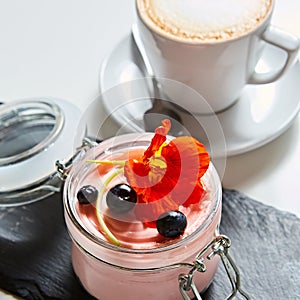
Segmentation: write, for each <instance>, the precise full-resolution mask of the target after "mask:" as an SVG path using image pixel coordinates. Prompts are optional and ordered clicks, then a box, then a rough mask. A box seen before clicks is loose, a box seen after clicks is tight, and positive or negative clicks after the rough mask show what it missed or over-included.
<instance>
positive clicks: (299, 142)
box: [0, 0, 300, 299]
mask: <svg viewBox="0 0 300 300" xmlns="http://www.w3.org/2000/svg"><path fill="white" fill-rule="evenodd" d="M299 12H300V1H299V0H277V3H276V9H275V12H274V17H273V23H274V24H276V25H277V26H280V27H281V28H283V29H285V30H288V31H290V32H291V33H294V34H297V35H298V36H300V18H299ZM133 21H134V0H110V1H107V0H86V1H84V0H63V1H61V0H51V1H50V0H48V1H47V0H46V1H41V0H26V1H22V0H9V1H7V0H0V101H1V100H2V101H3V102H10V101H13V100H15V99H20V98H29V97H39V96H50V97H58V98H63V99H66V100H68V101H71V102H73V103H74V104H76V105H77V106H78V107H79V108H80V109H81V110H82V111H84V110H85V109H86V107H87V106H88V105H89V104H90V103H92V102H93V101H94V99H95V98H96V97H97V95H98V92H99V90H98V77H99V68H100V65H101V62H102V61H103V59H104V58H105V56H106V55H107V54H108V53H110V51H111V50H112V49H113V48H114V46H115V45H116V44H117V43H118V42H119V41H120V39H121V38H123V37H124V36H125V35H127V34H128V33H129V32H130V27H131V24H132V22H133ZM299 88H300V86H299ZM99 117H100V116H99ZM299 174H300V117H299V116H298V117H297V118H296V120H295V122H294V123H293V125H292V126H291V127H290V128H289V129H288V130H287V131H286V132H285V133H284V134H282V135H281V136H280V137H279V138H277V139H276V140H274V141H273V142H271V143H269V144H267V145H265V146H263V147H261V148H259V149H257V150H254V151H251V152H248V153H245V154H242V155H238V156H234V157H230V158H228V159H227V162H226V172H225V175H224V178H223V186H224V187H225V188H232V189H236V190H238V191H241V192H243V193H245V194H246V195H248V196H250V197H252V198H254V199H257V200H258V201H261V202H263V203H266V204H269V205H272V206H274V207H276V208H279V209H282V210H286V211H290V212H293V213H295V214H297V215H298V216H300V201H299V199H300V197H299V195H300V184H299ZM0 299H11V297H10V296H8V295H5V294H4V293H1V291H0Z"/></svg>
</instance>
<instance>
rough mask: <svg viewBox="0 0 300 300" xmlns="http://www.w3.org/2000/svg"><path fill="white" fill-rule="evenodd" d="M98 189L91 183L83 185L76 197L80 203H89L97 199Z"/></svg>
mask: <svg viewBox="0 0 300 300" xmlns="http://www.w3.org/2000/svg"><path fill="white" fill-rule="evenodd" d="M97 197H98V190H97V189H96V188H95V187H94V186H92V185H85V186H83V187H81V188H80V190H79V191H78V192H77V199H78V201H79V203H80V204H90V203H93V202H95V201H96V200H97Z"/></svg>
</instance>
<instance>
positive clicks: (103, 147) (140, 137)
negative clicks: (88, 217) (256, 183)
mask: <svg viewBox="0 0 300 300" xmlns="http://www.w3.org/2000/svg"><path fill="white" fill-rule="evenodd" d="M152 137H153V133H147V132H146V133H127V134H122V135H119V136H115V137H111V138H109V139H107V140H105V141H103V142H102V143H101V144H99V145H97V146H96V147H93V148H92V149H90V150H89V151H87V153H86V154H85V156H84V157H83V158H82V159H81V160H80V161H79V162H77V163H76V166H74V167H73V168H72V170H71V171H70V173H69V175H68V177H67V180H66V182H65V186H64V193H63V196H64V207H65V212H66V214H65V215H66V217H68V218H69V219H70V220H71V222H72V224H73V225H74V226H75V228H76V229H77V230H78V231H79V232H80V233H81V234H83V236H84V237H85V238H87V239H88V240H89V241H91V242H92V243H94V244H97V245H99V246H102V247H104V248H106V249H109V250H112V251H116V252H121V253H131V254H152V253H160V252H165V251H169V250H172V249H176V248H178V247H180V246H182V245H183V244H185V243H187V242H189V241H192V240H194V238H196V237H197V236H198V235H199V234H201V233H202V232H204V231H205V229H206V228H207V227H208V226H209V225H210V224H211V223H212V222H213V220H214V217H215V216H216V214H217V211H218V208H219V206H220V205H221V197H222V188H221V182H220V179H219V176H218V174H217V171H216V169H215V167H214V165H213V164H212V163H210V166H209V169H208V170H207V172H206V174H208V175H206V174H205V175H204V176H210V177H211V178H212V179H210V180H213V182H214V184H215V185H216V187H215V191H213V193H212V195H211V197H212V198H213V199H214V204H213V205H212V208H211V211H210V213H209V214H207V216H206V217H205V219H204V221H203V222H202V223H201V225H200V226H199V227H198V228H197V229H196V230H194V231H193V232H192V233H191V234H189V235H188V236H186V237H184V238H182V239H180V240H177V241H176V242H174V243H171V244H166V245H163V246H160V247H156V248H147V249H135V248H127V247H120V246H117V245H114V244H112V243H110V242H108V241H106V240H104V239H102V238H100V237H97V236H95V235H94V234H92V233H91V232H90V231H89V230H88V229H87V228H85V227H84V226H83V225H82V224H81V222H80V220H79V218H78V216H76V214H75V213H74V210H75V209H74V208H73V207H72V203H71V202H72V199H73V197H74V190H73V189H72V180H74V179H75V178H76V177H77V176H78V175H79V174H80V172H81V171H82V170H83V168H84V165H85V164H86V160H89V159H95V156H96V157H97V156H98V155H99V154H100V153H103V152H104V151H107V149H111V148H112V147H116V146H118V147H120V146H121V145H124V144H128V143H132V142H129V141H134V144H135V145H137V146H138V144H139V143H141V142H149V141H150V140H151V139H152ZM168 139H170V140H171V139H173V137H169V136H168ZM72 196H73V197H72ZM69 231H70V228H69ZM70 234H71V236H72V232H70ZM73 238H74V237H73ZM77 243H78V241H77ZM85 250H86V251H87V252H90V251H89V250H88V249H85Z"/></svg>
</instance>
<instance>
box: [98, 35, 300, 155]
mask: <svg viewBox="0 0 300 300" xmlns="http://www.w3.org/2000/svg"><path fill="white" fill-rule="evenodd" d="M132 43H133V42H132V38H131V36H127V37H125V38H124V39H123V40H121V41H120V43H119V44H118V45H117V46H116V47H115V48H114V49H113V51H112V52H111V53H110V55H109V56H108V57H107V58H106V59H105V60H104V62H103V64H102V66H101V71H100V78H99V84H100V92H101V93H102V97H101V98H102V101H103V106H104V108H105V109H106V111H107V113H108V114H110V115H111V117H112V118H113V119H114V121H115V122H117V124H118V125H120V126H123V127H126V130H127V131H144V128H143V114H144V112H145V111H146V110H147V109H149V108H150V107H151V106H152V104H151V100H149V99H145V98H147V97H146V94H147V95H148V97H149V91H148V89H147V87H148V85H147V84H146V80H145V79H142V78H143V74H142V73H141V71H140V69H139V67H138V65H137V63H136V61H137V59H136V57H135V52H134V45H133V44H132ZM273 60H276V61H279V62H280V61H282V60H283V54H282V52H281V51H279V50H276V49H274V48H272V49H269V50H267V51H266V53H265V55H264V57H263V59H262V63H260V66H259V67H260V68H261V69H262V70H263V71H266V70H268V68H269V63H270V61H273ZM129 82H137V83H136V84H135V85H129ZM299 82H300V64H299V62H298V61H297V63H296V64H295V65H294V67H293V68H292V69H291V70H289V71H288V73H286V74H285V76H283V77H282V78H281V79H280V80H278V81H277V82H275V83H272V84H265V85H249V86H247V87H246V88H245V89H244V91H243V94H242V96H241V97H240V99H239V100H238V101H237V102H236V103H235V104H234V105H233V106H232V107H230V108H228V109H227V110H226V111H224V112H222V113H219V114H217V118H216V116H201V115H198V116H196V118H197V120H198V121H199V123H201V125H203V124H205V125H204V126H203V127H204V129H205V128H209V130H212V131H213V130H215V131H220V129H219V128H218V126H215V123H216V122H218V121H219V122H220V125H221V128H222V133H223V134H224V138H225V144H226V145H225V148H226V149H225V148H224V145H223V143H222V141H221V142H220V145H219V147H218V145H214V148H215V149H216V148H217V149H218V150H217V152H218V153H216V155H215V156H223V157H224V156H232V155H236V154H241V153H244V152H247V151H250V150H253V149H256V148H258V147H260V146H262V145H264V144H266V143H268V142H270V141H271V140H273V139H275V138H276V137H278V136H279V135H280V134H282V133H283V132H284V131H285V130H286V129H287V128H288V127H289V126H290V125H291V123H292V121H293V120H294V119H295V117H296V116H297V114H298V112H299V109H300V87H299ZM117 87H118V88H117ZM141 99H142V100H143V101H140V100H141ZM184 125H185V124H184ZM217 125H218V124H217ZM214 128H216V129H214ZM206 133H207V132H206ZM210 134H211V133H207V135H208V136H209V135H210ZM212 134H213V135H214V134H215V137H217V136H219V134H220V132H218V133H214V132H213V133H212ZM193 135H194V134H193ZM196 137H197V136H196ZM197 138H198V137H197ZM218 139H219V138H218ZM202 142H203V141H202ZM204 144H205V142H204Z"/></svg>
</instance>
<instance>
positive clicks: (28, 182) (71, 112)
mask: <svg viewBox="0 0 300 300" xmlns="http://www.w3.org/2000/svg"><path fill="white" fill-rule="evenodd" d="M80 115H81V113H80V110H79V109H78V108H77V107H75V106H74V105H73V104H71V103H69V102H67V101H64V100H61V99H54V98H39V99H37V98H34V99H25V100H19V101H15V102H10V103H7V104H3V105H1V106H0V178H1V182H0V206H1V205H5V206H12V205H20V204H25V203H29V202H34V201H37V200H39V199H42V198H44V197H46V196H48V195H50V194H52V193H54V192H56V191H59V190H60V186H61V181H60V179H59V178H58V176H57V175H56V171H55V162H56V160H58V159H65V158H70V157H71V156H72V155H73V153H74V151H75V149H76V147H78V146H79V145H81V142H82V140H83V138H84V134H85V125H81V124H80Z"/></svg>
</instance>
